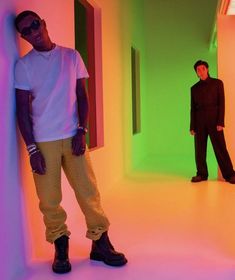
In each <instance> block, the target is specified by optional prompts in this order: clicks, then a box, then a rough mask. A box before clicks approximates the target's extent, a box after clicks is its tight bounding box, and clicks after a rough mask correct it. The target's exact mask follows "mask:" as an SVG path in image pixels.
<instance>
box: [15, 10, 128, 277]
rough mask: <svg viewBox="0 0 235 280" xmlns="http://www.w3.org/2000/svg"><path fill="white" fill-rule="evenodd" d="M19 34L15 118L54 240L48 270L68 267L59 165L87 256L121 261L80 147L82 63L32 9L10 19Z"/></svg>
mask: <svg viewBox="0 0 235 280" xmlns="http://www.w3.org/2000/svg"><path fill="white" fill-rule="evenodd" d="M15 26H16V29H17V31H18V32H19V33H20V34H21V37H22V38H23V39H25V40H26V41H27V42H29V43H30V44H31V45H32V46H33V49H32V50H31V51H30V52H29V53H28V54H26V55H25V56H24V57H22V58H20V59H19V60H18V61H17V63H16V66H15V88H16V106H17V119H18V124H19V128H20V131H21V134H22V136H23V139H24V141H25V144H26V146H27V151H28V153H29V157H30V164H31V167H32V172H33V177H34V182H35V186H36V190H37V195H38V198H39V208H40V210H41V212H42V214H43V220H44V223H45V226H46V240H47V241H48V242H50V243H54V245H55V257H54V261H53V264H52V269H53V271H54V272H56V273H66V272H69V271H70V270H71V264H70V261H69V256H68V249H69V244H68V241H69V235H70V232H69V230H68V228H67V225H66V223H65V222H66V217H67V215H66V212H65V210H64V209H63V208H62V207H61V205H60V203H61V200H62V193H61V168H63V170H64V172H65V174H66V177H67V178H68V181H69V183H70V185H71V187H72V188H73V190H74V192H75V196H76V199H77V201H78V203H79V206H80V208H81V210H82V212H83V213H84V216H85V220H86V224H87V234H86V236H87V237H88V238H90V239H91V240H92V249H91V253H90V259H92V260H97V261H103V262H104V263H106V264H107V265H111V266H121V265H124V264H126V263H127V260H126V258H125V256H124V254H122V253H119V252H116V251H115V249H114V247H113V246H112V244H111V242H110V240H109V237H108V233H107V231H108V228H109V221H108V219H107V217H106V216H105V214H104V211H103V209H102V207H101V204H100V195H99V191H98V189H97V186H96V179H95V176H94V172H93V170H92V166H91V163H90V158H89V152H88V151H87V149H86V138H85V135H86V133H87V122H88V97H87V92H86V87H85V79H86V78H88V73H87V70H86V67H85V65H84V63H83V60H82V58H81V56H80V54H79V53H78V52H77V51H76V50H73V49H70V48H65V47H61V46H58V45H56V44H54V43H53V42H52V41H51V40H50V37H49V35H48V31H47V28H46V23H45V21H44V20H43V19H41V18H40V17H39V15H38V14H36V13H35V12H32V11H23V12H22V13H20V14H19V15H18V16H17V17H16V19H15Z"/></svg>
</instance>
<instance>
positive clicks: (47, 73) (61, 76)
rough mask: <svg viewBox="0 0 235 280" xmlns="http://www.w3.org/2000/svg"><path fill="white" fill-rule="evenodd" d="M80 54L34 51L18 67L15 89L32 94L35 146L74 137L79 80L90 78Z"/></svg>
mask: <svg viewBox="0 0 235 280" xmlns="http://www.w3.org/2000/svg"><path fill="white" fill-rule="evenodd" d="M88 77H89V75H88V73H87V70H86V67H85V65H84V62H83V60H82V58H81V56H80V54H79V53H78V52H77V51H76V50H73V49H70V48H65V47H61V46H56V47H55V48H54V49H52V50H51V51H48V52H38V51H36V50H35V49H32V50H31V51H30V52H29V53H28V54H26V55H25V56H24V57H22V58H20V59H19V60H18V61H17V63H16V66H15V88H18V89H22V90H27V91H29V93H30V94H32V116H31V117H32V121H33V134H34V137H35V140H36V142H45V141H54V140H59V139H65V138H68V137H71V136H73V135H75V133H76V129H77V126H78V121H79V120H78V106H77V98H76V90H75V89H76V80H77V79H81V78H88Z"/></svg>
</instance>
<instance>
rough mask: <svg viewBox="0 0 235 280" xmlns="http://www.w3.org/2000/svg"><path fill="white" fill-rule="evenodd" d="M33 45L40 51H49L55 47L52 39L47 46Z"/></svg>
mask: <svg viewBox="0 0 235 280" xmlns="http://www.w3.org/2000/svg"><path fill="white" fill-rule="evenodd" d="M33 47H34V49H35V50H36V51H38V52H49V51H51V50H53V49H54V48H55V43H52V42H51V41H50V42H48V44H46V45H45V46H33Z"/></svg>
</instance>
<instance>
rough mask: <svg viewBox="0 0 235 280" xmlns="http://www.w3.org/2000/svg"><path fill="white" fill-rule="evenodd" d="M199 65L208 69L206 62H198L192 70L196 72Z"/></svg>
mask: <svg viewBox="0 0 235 280" xmlns="http://www.w3.org/2000/svg"><path fill="white" fill-rule="evenodd" d="M200 65H204V66H205V67H206V68H207V69H208V68H209V64H208V63H207V62H206V61H203V60H198V61H197V62H196V63H195V64H194V66H193V68H194V70H195V71H197V67H198V66H200Z"/></svg>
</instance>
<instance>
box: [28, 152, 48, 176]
mask: <svg viewBox="0 0 235 280" xmlns="http://www.w3.org/2000/svg"><path fill="white" fill-rule="evenodd" d="M30 164H31V167H32V171H33V173H37V174H39V175H44V174H45V173H46V163H45V159H44V157H43V155H42V154H41V152H40V151H39V150H37V151H36V152H35V153H33V154H32V155H31V156H30Z"/></svg>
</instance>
